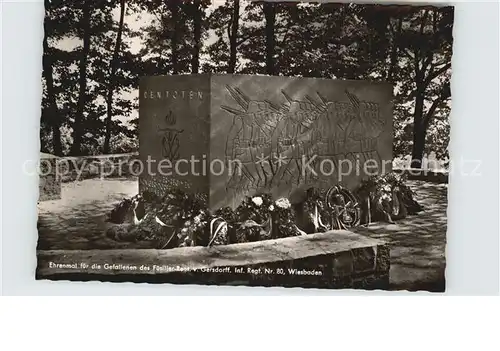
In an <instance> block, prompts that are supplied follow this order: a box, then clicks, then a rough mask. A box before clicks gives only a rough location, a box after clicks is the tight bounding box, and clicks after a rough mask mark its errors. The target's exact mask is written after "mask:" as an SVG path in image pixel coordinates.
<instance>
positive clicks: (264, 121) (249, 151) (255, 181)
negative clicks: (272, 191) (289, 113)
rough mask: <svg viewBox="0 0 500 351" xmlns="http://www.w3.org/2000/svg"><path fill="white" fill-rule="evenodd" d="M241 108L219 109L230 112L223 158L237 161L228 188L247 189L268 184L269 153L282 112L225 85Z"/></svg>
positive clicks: (272, 169)
mask: <svg viewBox="0 0 500 351" xmlns="http://www.w3.org/2000/svg"><path fill="white" fill-rule="evenodd" d="M226 89H227V91H228V92H229V94H230V95H231V96H232V98H233V99H234V100H235V101H236V102H237V103H238V105H239V106H240V107H241V109H242V110H237V109H234V108H232V107H229V106H221V108H222V109H224V110H226V111H228V112H229V113H231V114H232V115H233V121H232V125H231V128H230V131H229V134H228V136H227V139H226V161H227V162H231V161H235V160H237V161H239V162H238V163H233V166H236V165H239V166H240V167H241V169H232V174H231V178H230V180H229V182H228V184H227V187H228V188H233V189H234V188H237V189H239V190H250V189H257V188H269V187H271V184H272V180H273V177H274V175H275V173H276V168H275V165H274V163H273V162H272V159H271V158H270V157H269V156H270V155H272V154H273V152H274V151H275V150H276V149H275V147H273V140H275V139H276V137H275V134H276V130H277V126H278V123H279V121H280V118H282V115H281V113H280V110H279V109H280V108H279V107H278V106H275V105H273V104H272V103H271V102H269V101H250V99H249V98H248V97H247V96H245V95H244V94H243V93H242V92H241V91H240V90H239V89H238V88H232V87H229V86H228V87H226Z"/></svg>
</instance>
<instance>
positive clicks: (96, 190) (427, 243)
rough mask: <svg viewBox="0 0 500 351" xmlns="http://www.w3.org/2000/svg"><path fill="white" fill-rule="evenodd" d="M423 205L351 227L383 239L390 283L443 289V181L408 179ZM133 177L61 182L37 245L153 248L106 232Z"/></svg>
mask: <svg viewBox="0 0 500 351" xmlns="http://www.w3.org/2000/svg"><path fill="white" fill-rule="evenodd" d="M409 185H410V186H411V188H412V189H413V190H414V191H415V193H416V199H417V201H419V202H420V203H421V204H422V205H423V206H424V208H425V210H424V212H422V213H420V214H419V215H416V216H409V217H407V218H405V219H402V220H399V221H397V223H396V224H388V223H381V222H378V223H374V224H372V225H371V226H370V227H368V228H365V227H362V226H360V227H357V228H355V229H353V231H355V232H357V233H359V234H362V235H366V236H369V237H372V238H376V239H382V240H384V241H387V242H388V243H389V246H390V272H389V283H390V285H389V289H391V290H403V289H404V290H411V291H415V290H426V291H444V286H445V278H444V275H445V245H446V228H447V227H446V226H447V224H446V223H447V218H446V208H447V185H446V184H436V183H431V182H426V181H418V180H414V181H409ZM137 191H138V181H137V179H133V178H115V179H112V178H109V179H87V180H83V181H76V182H68V183H63V185H62V196H61V199H57V200H51V201H44V202H40V203H39V205H38V208H39V222H38V232H39V242H38V250H93V249H99V250H109V249H151V248H153V247H152V246H151V245H152V244H151V243H150V242H147V241H142V242H136V243H130V242H117V241H115V240H112V239H110V238H108V237H107V236H106V235H105V232H106V228H107V226H108V225H109V224H108V223H107V222H106V221H105V218H106V215H107V214H108V213H109V211H110V210H111V209H112V208H113V207H114V206H115V205H116V204H117V203H118V202H119V201H121V200H122V199H123V198H125V197H131V196H134V195H136V194H137Z"/></svg>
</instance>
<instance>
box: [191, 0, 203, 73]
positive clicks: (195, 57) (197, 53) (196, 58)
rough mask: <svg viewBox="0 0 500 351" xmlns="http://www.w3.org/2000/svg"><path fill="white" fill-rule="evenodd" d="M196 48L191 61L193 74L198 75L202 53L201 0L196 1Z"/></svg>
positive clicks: (194, 10)
mask: <svg viewBox="0 0 500 351" xmlns="http://www.w3.org/2000/svg"><path fill="white" fill-rule="evenodd" d="M193 5H194V9H193V12H194V26H193V27H194V33H193V34H194V48H193V57H192V59H191V72H192V73H194V74H196V73H199V71H200V51H201V13H202V10H201V3H200V0H194V4H193Z"/></svg>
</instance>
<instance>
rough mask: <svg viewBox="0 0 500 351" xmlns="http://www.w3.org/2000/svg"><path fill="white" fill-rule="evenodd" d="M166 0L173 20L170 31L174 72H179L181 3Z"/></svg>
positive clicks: (177, 0) (174, 0) (175, 0)
mask: <svg viewBox="0 0 500 351" xmlns="http://www.w3.org/2000/svg"><path fill="white" fill-rule="evenodd" d="M165 1H166V3H167V6H168V7H169V9H170V12H171V14H172V17H171V18H170V21H172V28H173V30H172V31H171V32H170V35H171V38H170V41H171V48H172V54H171V58H170V59H171V60H172V74H177V73H179V64H178V61H179V60H178V57H179V52H178V47H179V28H180V18H179V12H180V11H179V10H180V8H179V7H180V4H179V0H165Z"/></svg>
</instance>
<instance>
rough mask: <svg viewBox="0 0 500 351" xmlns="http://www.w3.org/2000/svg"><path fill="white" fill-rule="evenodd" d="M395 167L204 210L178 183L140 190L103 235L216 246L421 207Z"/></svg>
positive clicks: (389, 218)
mask: <svg viewBox="0 0 500 351" xmlns="http://www.w3.org/2000/svg"><path fill="white" fill-rule="evenodd" d="M406 180H407V179H406V177H404V176H399V175H397V174H395V173H388V174H386V175H383V176H374V177H370V178H368V179H366V180H364V181H362V182H361V184H360V186H359V187H358V188H357V189H356V191H355V192H351V191H350V190H348V189H347V188H346V187H344V186H342V185H339V184H337V185H334V186H332V187H330V188H329V189H319V188H315V187H311V188H309V189H307V190H305V192H304V195H305V196H304V197H303V198H302V200H301V201H300V202H298V203H294V204H291V202H290V201H289V199H287V198H284V197H282V198H279V199H276V200H274V199H273V197H272V195H271V194H269V193H260V194H257V195H254V196H247V197H245V198H244V199H243V201H242V202H241V203H240V205H239V206H238V207H237V208H236V209H234V210H233V209H232V208H230V207H223V208H220V209H218V210H216V211H214V212H211V211H209V210H208V207H207V204H206V201H205V200H204V199H203V198H202V197H200V196H197V195H196V194H189V193H186V192H183V191H182V190H179V189H173V190H171V191H170V192H169V193H168V194H167V195H165V196H163V197H158V196H156V195H154V194H153V193H150V192H147V191H146V192H143V193H141V194H138V195H136V196H134V197H132V198H129V199H124V200H122V201H121V202H120V203H119V204H117V205H116V206H115V207H114V208H113V210H112V211H111V212H110V213H109V214H108V219H107V220H108V222H110V223H112V224H113V225H112V226H111V227H110V228H109V229H108V231H107V233H106V234H107V236H108V237H110V238H112V239H114V240H117V241H145V240H149V241H154V242H155V244H154V246H155V247H157V248H158V249H170V248H174V247H186V246H215V245H228V244H235V243H244V242H254V241H261V240H271V239H278V238H286V237H292V236H299V235H308V234H313V233H318V232H326V231H330V230H342V229H344V230H345V229H348V228H352V227H356V226H359V225H362V224H364V225H369V224H370V223H371V222H372V220H383V221H386V222H389V223H392V222H393V220H397V219H401V218H404V217H406V216H407V215H408V214H416V213H418V212H420V211H422V210H423V208H422V206H421V205H420V204H418V202H417V201H416V200H415V199H414V196H415V193H414V192H413V191H412V190H411V189H410V187H409V186H408V185H406Z"/></svg>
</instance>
